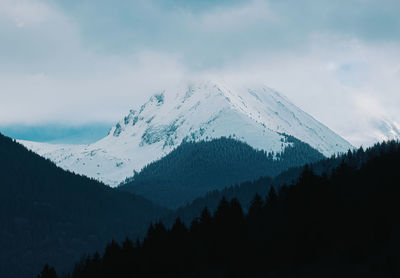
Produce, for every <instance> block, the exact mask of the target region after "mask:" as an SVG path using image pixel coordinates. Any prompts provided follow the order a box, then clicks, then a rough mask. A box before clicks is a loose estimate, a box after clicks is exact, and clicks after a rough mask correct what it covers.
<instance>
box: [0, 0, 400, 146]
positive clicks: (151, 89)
mask: <svg viewBox="0 0 400 278" xmlns="http://www.w3.org/2000/svg"><path fill="white" fill-rule="evenodd" d="M399 11H400V1H398V0H337V1H330V0H302V1H298V0H254V1H253V0H246V1H242V0H230V1H228V0H219V1H217V0H202V1H198V0H115V1H107V0H79V1H78V0H0V131H2V132H4V133H6V134H7V132H8V133H9V134H11V135H15V136H16V137H18V136H20V137H23V138H22V139H30V140H39V141H57V140H58V139H59V138H61V137H63V138H64V137H65V138H71V136H72V135H74V134H77V133H78V134H80V135H79V136H78V137H77V138H82V141H87V140H92V139H93V140H95V139H98V138H99V137H101V134H103V133H104V134H106V132H107V131H108V130H107V129H108V128H106V127H107V126H111V125H112V124H114V123H115V122H117V121H119V120H120V119H121V118H122V117H123V116H124V115H125V114H127V113H128V112H129V110H130V109H131V108H134V107H137V106H138V105H140V104H141V103H143V102H144V101H146V100H147V98H148V97H149V96H150V95H152V94H154V93H156V92H159V91H161V90H163V89H165V88H173V86H174V84H176V83H179V82H182V81H184V80H186V79H188V78H193V77H204V76H213V77H218V78H221V79H223V80H225V81H226V82H232V83H235V82H236V83H241V84H252V83H259V82H262V83H263V84H265V85H267V86H269V87H271V88H273V89H275V90H277V91H279V92H281V93H282V94H284V95H286V96H287V97H288V98H289V99H291V100H292V101H293V103H295V104H296V105H297V106H299V107H300V108H302V109H303V110H305V111H306V112H308V113H310V114H311V115H312V116H314V117H315V118H316V119H318V120H319V121H321V122H322V123H324V124H325V125H327V126H328V127H330V128H331V129H332V130H334V131H335V132H337V133H338V134H340V135H341V136H343V137H344V138H345V139H347V140H349V141H350V142H351V143H352V144H353V145H355V146H359V145H369V144H371V143H372V142H373V141H374V140H376V136H375V137H374V132H376V129H377V128H380V127H381V126H382V123H383V122H382V121H384V123H390V124H391V125H394V126H396V125H397V126H398V124H397V123H400V109H398V107H400V92H399V89H400V17H399V16H398V12H399ZM91 127H93V128H92V129H93V130H91V131H90V132H89V131H88V129H91ZM398 127H399V126H398ZM41 128H43V130H45V132H43V136H41V137H40V136H39V137H38V136H37V132H38V130H40V129H41ZM399 128H400V127H399ZM85 130H86V131H85ZM52 133H53V135H51V134H52ZM35 134H36V135H35ZM46 134H49V135H46ZM35 136H36V137H35ZM74 143H77V142H76V140H75V141H74Z"/></svg>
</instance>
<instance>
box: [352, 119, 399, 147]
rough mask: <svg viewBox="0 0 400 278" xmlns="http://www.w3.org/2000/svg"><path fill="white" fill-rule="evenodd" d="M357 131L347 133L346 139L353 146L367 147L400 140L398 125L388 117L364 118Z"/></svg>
mask: <svg viewBox="0 0 400 278" xmlns="http://www.w3.org/2000/svg"><path fill="white" fill-rule="evenodd" d="M358 125H359V127H361V128H359V129H353V130H350V131H347V132H346V133H347V138H348V139H349V140H351V142H353V143H354V144H355V145H358V146H361V145H362V146H364V147H369V146H372V145H373V144H375V143H376V142H383V141H389V140H400V124H399V123H398V122H396V121H395V120H394V119H393V118H391V117H388V116H372V115H371V116H370V117H364V118H362V119H360V120H359V121H358Z"/></svg>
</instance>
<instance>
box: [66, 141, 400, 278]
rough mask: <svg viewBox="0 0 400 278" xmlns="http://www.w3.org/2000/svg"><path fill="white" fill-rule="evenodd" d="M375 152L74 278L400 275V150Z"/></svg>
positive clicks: (306, 172) (167, 234)
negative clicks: (244, 210)
mask: <svg viewBox="0 0 400 278" xmlns="http://www.w3.org/2000/svg"><path fill="white" fill-rule="evenodd" d="M373 153H374V155H371V154H373ZM369 155H370V156H369ZM367 156H368V159H365V161H363V162H362V163H360V162H357V161H355V160H349V161H347V162H346V161H344V160H343V162H342V163H340V165H339V166H338V167H336V168H334V169H332V170H331V171H330V172H329V173H325V174H322V175H316V174H315V173H314V172H313V171H312V170H311V169H310V168H309V167H305V168H304V169H303V170H302V173H301V175H300V177H299V179H298V181H297V182H296V183H294V184H293V185H292V186H290V187H287V186H282V187H281V188H280V189H279V191H278V193H276V192H275V190H274V189H273V187H272V189H271V190H270V191H269V194H268V196H267V197H266V198H265V199H264V198H261V197H260V196H258V195H256V196H255V197H254V199H253V201H252V203H251V206H250V208H249V210H248V213H247V214H245V213H244V212H243V209H242V207H241V205H240V203H239V201H237V200H236V199H233V200H232V201H230V202H228V201H226V200H225V199H223V200H222V201H221V202H220V203H219V205H218V208H217V210H216V212H215V213H214V214H210V212H209V211H208V210H206V209H205V210H203V212H202V213H201V215H200V216H199V217H198V218H197V219H195V220H194V221H192V223H191V225H190V226H185V225H184V224H183V223H182V222H181V221H180V220H179V219H178V220H177V221H176V222H175V224H174V225H173V226H172V228H171V229H167V228H166V227H165V226H164V225H163V224H162V223H157V224H156V225H151V226H150V228H149V230H148V233H147V236H146V237H145V238H144V240H143V241H142V242H138V243H135V244H134V243H132V241H129V240H126V241H125V242H124V243H123V244H122V245H119V244H118V243H116V242H111V243H110V244H109V245H108V246H107V248H106V251H105V253H104V255H102V256H101V255H99V254H98V253H95V254H94V255H92V256H90V257H88V258H85V259H84V260H82V261H80V262H79V263H78V264H77V265H76V267H75V270H74V272H73V273H72V277H73V278H89V277H96V278H106V277H379V278H381V277H399V275H400V254H399V252H398V250H399V249H400V218H399V217H398V211H400V202H399V198H400V183H399V181H400V171H399V170H398V165H400V144H399V143H396V142H389V143H384V144H381V145H377V146H375V147H374V148H372V149H371V150H369V152H368V155H367ZM367 156H364V155H360V156H358V157H364V158H366V157H367ZM353 162H357V163H353Z"/></svg>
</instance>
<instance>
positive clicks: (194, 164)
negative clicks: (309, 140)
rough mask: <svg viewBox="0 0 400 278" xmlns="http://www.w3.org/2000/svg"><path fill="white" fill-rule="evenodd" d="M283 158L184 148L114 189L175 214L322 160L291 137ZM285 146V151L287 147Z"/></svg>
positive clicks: (207, 145)
mask: <svg viewBox="0 0 400 278" xmlns="http://www.w3.org/2000/svg"><path fill="white" fill-rule="evenodd" d="M282 143H284V144H286V145H288V146H287V147H285V149H284V150H283V152H282V153H278V154H273V153H267V152H265V151H261V150H255V149H253V148H252V147H250V146H249V145H247V144H246V143H244V142H241V141H239V140H236V139H232V138H225V137H222V138H219V139H213V140H210V141H198V142H191V141H189V142H183V143H182V144H181V145H180V146H179V147H177V148H176V149H174V150H173V151H172V152H170V153H169V154H168V155H166V156H165V157H163V158H161V159H160V160H157V161H155V162H152V163H150V164H149V165H147V166H145V167H144V168H143V169H142V171H140V172H139V173H136V174H135V175H134V176H133V177H132V178H131V179H128V180H127V182H126V183H125V184H123V185H122V186H120V187H119V189H121V190H125V191H129V192H132V193H134V194H138V195H140V196H143V197H145V198H146V199H148V200H151V201H153V202H154V203H156V204H159V205H162V206H165V207H168V208H171V209H176V208H178V207H179V206H182V205H185V204H186V203H188V202H191V201H193V200H194V199H195V198H196V197H198V196H202V195H204V194H206V193H207V192H208V191H212V190H218V189H219V190H220V189H223V188H224V187H226V186H230V185H233V184H237V183H240V182H243V181H246V180H254V179H257V178H259V177H261V176H270V177H274V176H276V175H278V174H279V173H281V172H283V171H284V170H286V169H288V168H290V167H295V166H300V165H304V164H306V163H312V162H316V161H319V160H322V159H323V158H324V156H323V155H322V154H321V153H320V152H318V151H317V150H315V149H313V148H312V147H310V146H309V145H308V144H306V143H303V142H301V141H299V140H297V139H295V138H294V137H292V136H287V135H285V140H284V141H282ZM289 144H290V145H289Z"/></svg>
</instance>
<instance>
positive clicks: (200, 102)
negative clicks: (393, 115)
mask: <svg viewBox="0 0 400 278" xmlns="http://www.w3.org/2000/svg"><path fill="white" fill-rule="evenodd" d="M283 133H285V134H288V135H291V136H294V137H296V138H297V139H299V140H301V141H303V142H305V143H308V144H309V145H310V146H311V147H313V148H315V149H316V150H318V151H319V152H321V153H322V154H324V155H325V156H330V155H332V154H334V153H338V152H345V151H347V150H348V149H349V148H351V147H352V146H351V145H350V144H349V143H348V142H346V141H345V140H344V139H342V138H341V137H340V136H338V135H337V134H335V133H334V132H333V131H331V130H330V129H328V128H327V127H326V126H324V125H323V124H321V123H320V122H318V121H316V120H315V119H314V118H312V117H311V116H310V115H308V114H307V113H305V112H303V111H302V110H300V109H299V108H297V107H296V106H295V105H293V104H292V103H291V102H290V101H289V100H288V99H287V98H286V97H284V96H282V95H281V94H279V93H278V92H276V91H274V90H272V89H269V88H267V87H258V88H247V87H242V88H236V89H233V88H230V87H229V86H228V85H226V84H223V83H221V82H210V81H207V82H197V83H192V84H189V85H184V86H181V87H179V88H177V89H176V90H171V91H163V92H161V93H160V94H156V95H154V96H153V97H151V98H150V100H149V101H148V102H146V103H145V104H143V105H142V106H141V107H140V108H138V109H136V110H131V112H130V113H129V114H128V115H127V116H126V117H125V118H124V119H123V120H122V121H120V122H119V123H117V124H116V126H114V127H113V128H112V129H111V131H110V133H109V134H108V136H106V137H105V138H103V139H101V140H100V141H98V142H96V143H93V144H91V145H88V146H57V145H49V144H40V143H32V142H21V143H23V144H24V145H26V146H27V147H28V148H30V149H32V150H33V151H35V152H37V153H38V154H40V155H42V156H44V157H47V158H49V159H51V160H52V161H54V162H55V163H56V164H57V165H59V166H60V167H62V168H64V169H69V170H72V171H74V172H77V173H80V174H84V175H87V176H89V177H93V178H96V179H99V180H101V181H103V182H105V183H107V184H109V185H111V186H116V185H118V184H119V183H120V182H122V181H123V180H125V178H127V177H130V176H132V174H133V171H134V170H135V171H140V170H141V169H142V168H143V167H144V166H145V165H147V164H148V163H150V162H152V161H155V160H157V159H160V158H161V157H163V156H165V155H166V154H168V153H169V152H171V151H172V150H173V149H175V148H176V147H177V146H179V145H180V144H181V142H182V141H183V140H193V141H199V140H208V139H211V138H220V137H222V136H225V137H229V136H232V137H234V138H236V139H239V140H241V141H244V142H246V143H247V144H249V145H250V146H251V147H253V148H255V149H260V150H265V151H267V152H274V153H279V152H282V151H283V149H284V148H285V147H286V146H287V144H285V143H282V142H281V141H282V140H284V136H283V135H282V134H283Z"/></svg>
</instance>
